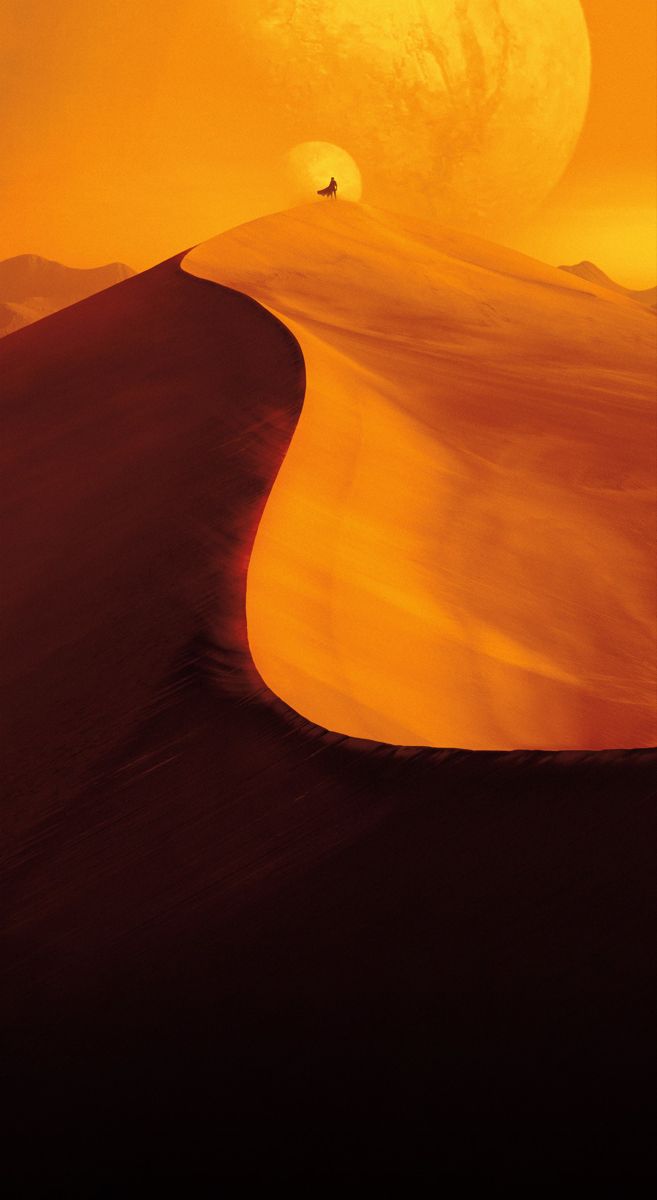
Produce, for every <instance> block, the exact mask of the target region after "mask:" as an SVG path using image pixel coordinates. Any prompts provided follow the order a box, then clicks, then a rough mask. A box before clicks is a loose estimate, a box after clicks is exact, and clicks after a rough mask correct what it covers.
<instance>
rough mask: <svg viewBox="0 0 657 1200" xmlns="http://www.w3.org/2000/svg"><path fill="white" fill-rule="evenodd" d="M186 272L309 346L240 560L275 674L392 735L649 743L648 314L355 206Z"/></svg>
mask: <svg viewBox="0 0 657 1200" xmlns="http://www.w3.org/2000/svg"><path fill="white" fill-rule="evenodd" d="M333 210H335V211H333ZM183 266H184V269H185V270H187V271H189V272H192V273H194V274H196V275H200V276H202V277H205V278H208V279H214V280H216V281H218V282H221V283H224V284H227V285H228V286H231V287H234V288H237V289H239V290H241V291H244V292H247V293H248V294H249V295H252V296H254V297H255V298H256V299H257V300H259V301H261V302H262V303H263V304H265V305H266V306H267V307H268V308H269V309H270V310H271V311H272V312H273V313H275V314H276V315H277V316H279V317H280V318H281V319H282V320H283V321H284V322H285V323H286V325H287V326H288V327H289V328H290V329H291V331H292V332H293V333H294V335H295V337H296V338H297V339H298V341H299V343H300V345H301V348H302V351H303V355H304V359H305V363H306V369H307V381H308V382H307V395H306V401H305V405H304V410H303V415H302V418H301V421H300V423H299V427H298V429H297V432H296V433H295V437H294V440H293V442H292V445H291V448H290V451H289V453H288V455H287V456H286V459H285V462H284V464H283V467H282V470H281V473H280V475H279V477H278V480H277V483H276V486H275V488H274V489H273V492H272V495H271V496H270V498H269V501H268V504H267V508H266V511H265V515H264V518H263V521H262V524H261V526H260V529H259V531H258V537H257V540H256V544H255V548H254V553H253V556H252V559H251V565H250V571H249V585H248V608H247V612H248V627H249V641H250V645H251V649H252V652H253V657H254V660H255V663H256V666H257V667H258V670H259V671H260V673H261V675H262V677H263V679H264V680H265V682H266V683H267V684H268V686H269V687H270V688H271V689H272V690H273V691H274V692H275V693H276V694H277V695H279V696H281V697H282V698H283V699H284V700H285V701H286V702H287V703H288V704H290V705H291V706H292V707H293V708H294V709H296V710H297V711H298V712H300V713H302V714H303V715H304V716H306V717H308V718H309V719H310V720H312V721H315V722H317V723H318V724H319V725H322V726H325V727H326V728H328V729H331V730H335V731H338V732H341V733H345V734H349V735H351V736H356V737H361V738H372V739H376V740H379V741H384V742H393V743H404V744H411V745H413V744H423V745H434V746H464V747H467V748H475V749H511V748H523V747H524V748H536V747H544V748H551V749H574V748H590V749H603V748H610V747H628V746H649V745H653V744H654V743H655V741H657V704H656V701H657V681H656V677H655V669H656V660H657V628H656V620H657V595H656V586H655V585H656V582H657V580H656V571H655V563H656V562H657V537H656V528H657V525H656V515H655V487H654V484H655V477H656V463H655V450H656V432H657V424H656V407H657V406H656V403H655V401H656V397H655V374H656V370H657V356H656V348H657V347H656V340H655V322H654V317H653V316H652V314H649V313H646V312H643V311H642V310H641V309H640V308H639V307H638V305H636V304H634V303H633V302H632V301H630V300H628V299H627V298H626V297H625V296H621V295H620V294H618V295H617V294H615V293H613V292H610V291H608V290H606V289H604V288H602V287H598V286H595V285H594V284H591V283H584V282H581V281H580V280H579V279H576V278H574V277H572V276H569V275H566V274H565V273H564V272H563V271H560V270H557V269H555V268H551V267H548V266H545V265H543V264H541V263H538V262H536V261H534V260H532V259H529V258H526V257H525V256H523V255H521V254H518V253H516V252H513V251H511V250H506V249H503V248H502V247H499V246H495V245H493V244H492V243H488V242H485V241H481V240H478V239H475V238H472V237H467V236H465V235H462V234H457V233H454V232H451V231H449V230H444V229H443V230H441V229H440V228H438V229H437V230H436V229H434V228H430V227H429V226H426V225H423V224H422V223H418V222H416V221H413V220H412V219H406V218H402V217H398V216H394V215H391V214H387V213H383V212H381V211H378V210H376V209H372V208H369V207H368V206H362V205H355V204H349V203H344V202H343V203H340V204H338V205H334V206H333V209H331V208H329V206H328V205H327V204H324V203H322V202H317V203H315V204H309V205H304V206H302V207H300V208H297V209H293V210H291V211H290V212H288V213H281V214H276V215H274V216H272V217H268V218H264V219H262V220H259V221H255V222H252V223H250V224H248V225H244V226H241V227H239V228H238V229H237V230H234V231H231V232H229V233H226V234H222V235H221V236H219V237H218V238H215V239H214V240H212V241H210V242H207V243H205V244H204V245H202V246H199V247H197V248H196V249H195V250H193V251H192V252H191V253H190V254H188V255H187V256H186V258H185V260H184V263H183Z"/></svg>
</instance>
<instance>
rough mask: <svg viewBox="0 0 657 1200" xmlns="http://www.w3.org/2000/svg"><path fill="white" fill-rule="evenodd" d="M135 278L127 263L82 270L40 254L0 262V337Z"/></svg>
mask: <svg viewBox="0 0 657 1200" xmlns="http://www.w3.org/2000/svg"><path fill="white" fill-rule="evenodd" d="M131 275H134V271H133V270H132V268H131V267H127V266H126V265H125V263H108V264H107V266H104V267H91V268H88V269H82V268H77V267H65V266H63V265H62V263H58V262H52V261H51V260H50V259H47V258H41V257H40V256H39V255H37V254H19V255H17V256H16V257H15V258H7V259H5V260H4V261H3V262H0V337H2V336H3V335H4V334H8V333H13V332H14V331H15V330H16V329H22V328H23V326H24V325H31V324H32V322H33V321H39V320H41V318H42V317H47V316H48V315H49V314H50V313H53V312H58V311H59V309H60V308H65V307H66V306H67V305H69V304H75V303H76V301H78V300H83V299H85V297H87V296H93V295H94V294H95V293H96V292H100V291H103V289H104V288H108V287H112V286H113V284H115V283H120V282H121V281H122V280H123V279H128V278H129V277H130V276H131Z"/></svg>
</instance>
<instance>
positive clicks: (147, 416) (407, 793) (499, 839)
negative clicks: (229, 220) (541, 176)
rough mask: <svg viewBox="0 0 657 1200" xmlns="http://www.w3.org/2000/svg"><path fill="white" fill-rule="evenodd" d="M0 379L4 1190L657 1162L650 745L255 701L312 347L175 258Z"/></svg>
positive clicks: (19, 344)
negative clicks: (266, 597)
mask: <svg viewBox="0 0 657 1200" xmlns="http://www.w3.org/2000/svg"><path fill="white" fill-rule="evenodd" d="M246 236H247V237H249V238H250V237H251V234H250V233H247V235H246ZM263 253H264V251H263ZM568 286H571V285H568ZM572 286H574V287H579V286H580V285H579V284H577V283H575V284H573V285H572ZM409 290H410V284H409ZM583 302H584V301H583ZM318 303H319V302H318ZM389 303H390V301H389V297H387V296H386V297H385V308H386V311H387V310H388V308H389ZM464 303H470V301H469V300H468V299H467V297H466V299H465V300H464ZM586 303H589V301H588V300H587V301H586ZM590 303H591V304H593V301H590ZM618 303H620V301H619V302H618ZM322 307H323V303H322ZM0 377H1V379H2V386H3V401H2V420H3V437H2V442H1V445H2V454H3V470H2V480H3V496H2V505H3V507H2V512H3V538H4V546H3V559H4V565H5V576H4V593H5V594H4V601H5V603H4V620H5V630H4V632H5V647H6V649H5V655H4V657H3V694H2V711H3V718H4V719H5V721H6V724H7V728H6V729H5V731H4V734H3V738H2V746H1V748H2V753H3V779H4V783H5V798H4V803H3V813H4V816H5V824H6V826H7V829H6V833H5V837H4V839H3V882H4V886H5V892H6V896H7V900H8V904H7V918H6V922H5V940H4V946H3V962H4V967H5V977H4V984H3V989H2V1000H1V1018H2V1027H3V1033H4V1035H5V1039H6V1049H5V1051H4V1053H3V1068H4V1072H5V1077H4V1084H5V1096H6V1097H7V1100H8V1105H7V1109H8V1111H7V1113H6V1116H5V1118H4V1132H5V1135H6V1141H7V1147H6V1150H5V1158H4V1162H3V1171H4V1174H5V1176H6V1177H7V1179H8V1180H9V1179H11V1180H12V1181H13V1180H14V1179H15V1181H16V1182H15V1190H16V1192H17V1194H21V1193H25V1192H29V1191H30V1190H31V1191H32V1194H41V1195H43V1194H51V1193H52V1192H53V1191H59V1192H61V1193H63V1194H66V1195H75V1194H84V1195H88V1194H90V1193H92V1192H94V1191H96V1190H98V1191H100V1192H101V1193H102V1192H103V1191H114V1192H116V1193H117V1194H123V1193H125V1192H128V1193H130V1192H131V1191H133V1190H134V1189H135V1188H136V1187H141V1188H142V1190H144V1191H146V1192H149V1191H150V1190H151V1189H152V1186H153V1181H154V1180H157V1181H158V1184H160V1183H161V1185H162V1187H164V1186H165V1185H167V1184H168V1186H169V1187H170V1186H171V1184H172V1181H173V1182H175V1184H176V1187H177V1190H179V1191H180V1192H181V1194H186V1193H187V1192H188V1191H189V1190H190V1189H191V1190H192V1192H197V1193H200V1194H205V1192H206V1191H209V1193H210V1194H213V1195H214V1194H217V1193H218V1192H219V1193H220V1192H221V1191H222V1190H223V1189H224V1187H225V1185H226V1181H227V1180H231V1181H232V1179H234V1178H237V1179H240V1180H243V1179H244V1178H245V1177H246V1178H248V1179H250V1178H256V1179H258V1180H259V1181H264V1182H265V1183H266V1184H267V1186H269V1185H270V1184H271V1181H272V1180H278V1179H285V1180H288V1179H290V1178H292V1179H293V1180H298V1181H303V1182H304V1183H305V1181H307V1180H309V1179H313V1180H314V1179H315V1178H319V1179H328V1180H331V1181H335V1182H342V1183H343V1182H344V1180H345V1179H348V1180H349V1181H350V1182H352V1181H354V1180H361V1179H362V1180H364V1181H369V1180H371V1179H372V1178H374V1179H376V1178H378V1177H380V1176H381V1175H384V1176H385V1177H386V1178H387V1179H391V1178H393V1179H395V1181H397V1180H399V1182H400V1183H401V1182H403V1184H404V1187H406V1186H407V1185H408V1181H409V1179H411V1180H413V1179H415V1178H416V1177H418V1178H423V1179H427V1178H430V1179H434V1178H435V1179H438V1180H444V1179H448V1180H449V1179H450V1178H451V1177H452V1176H454V1175H456V1176H458V1177H463V1176H464V1175H465V1176H466V1177H470V1176H472V1177H475V1178H477V1179H483V1180H488V1179H490V1178H493V1179H504V1180H505V1181H506V1180H509V1179H514V1180H522V1181H523V1183H524V1182H526V1179H527V1177H528V1174H529V1175H531V1177H538V1178H540V1179H541V1180H542V1181H543V1180H546V1179H552V1178H555V1177H556V1178H559V1179H561V1178H563V1175H564V1174H565V1173H573V1172H575V1173H580V1174H581V1173H584V1174H586V1176H587V1178H591V1176H592V1175H597V1174H604V1175H605V1176H606V1178H609V1176H610V1174H612V1173H616V1174H618V1173H620V1174H621V1175H622V1178H623V1179H624V1180H627V1179H628V1178H635V1177H641V1176H642V1175H643V1174H644V1172H645V1171H646V1170H647V1169H649V1170H651V1169H652V1128H653V1122H652V1120H651V1118H650V1116H649V1109H648V1101H649V1100H650V1098H651V1097H652V1095H653V1091H654V1054H653V1048H654V1012H655V1007H656V1005H657V997H656V995H655V975H654V967H653V950H654V917H653V914H654V911H655V903H656V901H657V897H656V890H655V872H654V849H653V847H654V844H655V836H656V834H657V816H656V812H655V806H654V776H655V766H656V757H655V753H654V752H652V751H649V750H636V751H626V752H604V753H598V754H595V753H585V752H578V753H575V752H573V753H564V754H559V753H556V754H555V753H541V752H527V751H523V752H519V753H511V754H505V753H490V752H483V753H465V752H459V751H444V750H438V749H433V750H432V749H425V750H422V749H408V748H404V747H394V746H390V745H383V744H380V743H376V742H362V741H358V740H356V739H353V738H348V737H344V736H338V735H334V734H333V735H332V734H329V733H327V732H326V731H325V730H323V729H321V728H319V727H318V726H315V725H312V724H310V723H309V722H307V721H305V720H304V719H303V718H302V717H300V716H298V715H297V714H296V713H294V712H293V711H292V710H290V709H289V708H288V707H287V706H286V705H285V704H284V703H283V702H282V701H280V700H278V699H277V698H276V697H275V696H274V695H273V694H272V693H271V692H270V691H269V690H268V689H267V688H266V687H265V686H264V685H263V683H262V680H261V679H260V678H259V676H258V675H257V673H256V672H255V670H254V669H253V665H252V662H251V658H250V655H249V647H248V641H247V631H246V621H245V592H246V575H247V568H248V562H249V556H250V552H251V546H252V543H253V539H254V536H255V534H256V530H257V528H258V523H259V520H260V517H261V514H262V510H263V505H264V504H265V502H266V499H267V496H268V495H269V493H270V491H271V489H272V485H273V483H274V480H275V478H276V474H277V472H278V470H279V467H280V464H281V462H282V460H283V458H284V455H285V452H286V449H287V447H288V444H289V442H290V439H291V437H292V435H293V432H294V430H295V427H296V425H297V422H298V420H299V415H300V413H301V412H302V407H303V406H304V389H305V364H304V359H303V357H302V355H301V352H300V348H299V344H298V342H297V341H296V340H295V338H294V337H293V336H292V334H291V333H290V331H289V330H288V329H287V328H286V327H284V326H283V325H281V324H280V323H279V322H278V321H277V320H276V319H275V318H274V317H273V316H272V315H271V314H269V313H268V312H267V311H266V310H265V309H264V308H263V307H261V306H260V305H259V304H257V303H256V302H255V301H253V300H252V299H250V298H249V297H247V296H245V295H241V294H238V293H237V292H235V291H233V290H230V289H227V288H223V287H221V286H217V285H216V284H214V283H210V282H206V281H205V280H201V279H197V278H194V277H192V276H191V275H189V274H188V273H185V272H183V271H182V270H181V269H180V265H179V262H178V260H175V261H171V262H168V263H164V264H162V265H161V266H160V267H158V268H156V269H154V270H152V271H149V272H146V273H145V274H143V275H139V276H137V277H136V278H134V279H129V280H127V281H126V282H124V283H121V284H118V285H117V286H116V287H113V288H110V289H108V290H107V291H104V292H102V293H100V294H99V295H97V296H93V297H91V298H90V299H87V300H84V301H82V302H81V303H79V304H77V305H75V306H74V307H71V308H68V309H66V310H64V311H62V312H59V313H56V314H55V315H53V316H49V317H46V318H45V319H44V320H43V321H40V322H38V323H37V324H35V325H33V326H31V327H30V328H27V329H24V330H19V331H18V332H17V333H15V334H13V335H12V336H11V337H9V338H6V339H4V341H3V342H2V344H1V345H0ZM307 403H308V402H307V400H306V402H305V404H306V407H304V408H303V411H304V412H306V411H307ZM400 702H401V701H400Z"/></svg>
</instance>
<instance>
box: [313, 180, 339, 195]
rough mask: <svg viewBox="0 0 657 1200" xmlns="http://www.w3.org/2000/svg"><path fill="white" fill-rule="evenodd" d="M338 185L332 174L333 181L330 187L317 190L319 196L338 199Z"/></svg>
mask: <svg viewBox="0 0 657 1200" xmlns="http://www.w3.org/2000/svg"><path fill="white" fill-rule="evenodd" d="M337 193H338V185H337V182H336V180H335V179H334V178H333V176H332V175H331V182H330V183H329V185H328V187H325V188H320V189H319V191H318V192H317V195H318V196H324V198H325V199H326V200H337Z"/></svg>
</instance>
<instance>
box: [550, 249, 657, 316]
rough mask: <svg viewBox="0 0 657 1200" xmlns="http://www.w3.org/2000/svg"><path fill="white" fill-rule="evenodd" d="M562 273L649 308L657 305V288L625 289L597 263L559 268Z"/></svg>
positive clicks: (582, 263) (585, 262) (584, 263)
mask: <svg viewBox="0 0 657 1200" xmlns="http://www.w3.org/2000/svg"><path fill="white" fill-rule="evenodd" d="M559 270H560V271H568V272H569V273H570V274H571V275H577V276H578V278H579V279H586V280H588V282H589V283H597V284H598V287H604V288H609V290H610V291H612V292H621V294H622V295H623V296H629V298H630V300H636V301H637V302H638V303H639V304H644V305H645V306H646V307H647V308H654V307H655V305H656V304H657V287H653V288H646V289H645V290H643V291H634V290H633V289H632V288H626V287H623V285H622V284H621V283H615V281H614V280H613V279H610V278H609V276H608V275H605V273H604V271H601V270H600V267H596V265H595V263H592V262H587V261H586V260H585V261H584V262H581V263H577V264H576V265H575V266H573V267H565V266H562V267H559Z"/></svg>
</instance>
